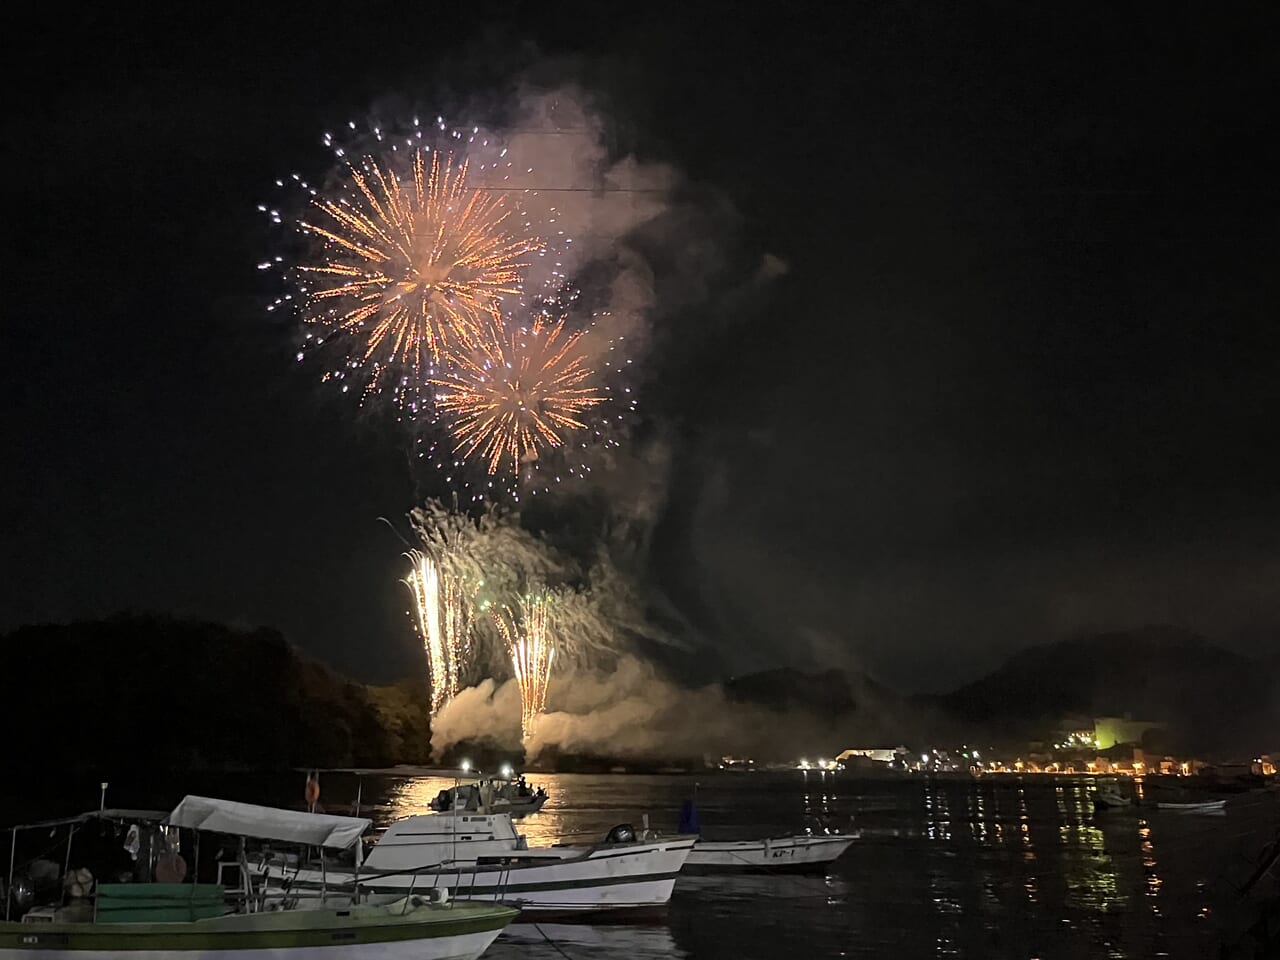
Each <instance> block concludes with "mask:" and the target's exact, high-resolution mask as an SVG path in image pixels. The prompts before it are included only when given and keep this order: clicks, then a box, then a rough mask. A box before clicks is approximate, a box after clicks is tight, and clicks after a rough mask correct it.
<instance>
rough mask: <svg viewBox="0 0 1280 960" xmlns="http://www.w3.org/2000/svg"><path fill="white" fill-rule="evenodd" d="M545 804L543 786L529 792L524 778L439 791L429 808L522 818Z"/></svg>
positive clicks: (476, 783)
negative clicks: (479, 811) (487, 812)
mask: <svg viewBox="0 0 1280 960" xmlns="http://www.w3.org/2000/svg"><path fill="white" fill-rule="evenodd" d="M546 802H547V791H546V790H545V789H544V788H542V787H535V788H532V789H531V788H530V787H529V786H528V784H526V783H525V782H524V778H523V777H521V778H520V779H519V780H511V779H509V778H503V777H491V778H489V779H487V780H477V781H475V782H474V783H462V784H458V785H457V786H454V787H451V788H449V789H448V790H441V791H440V794H439V796H437V797H436V798H435V799H434V800H432V801H431V803H429V804H428V806H429V807H431V809H432V810H435V811H436V812H437V813H448V812H450V811H455V810H470V811H473V812H475V811H478V810H481V809H484V810H488V811H489V812H490V813H509V814H511V816H513V817H524V816H528V815H529V814H531V813H537V812H538V811H539V810H541V809H542V805H543V804H544V803H546Z"/></svg>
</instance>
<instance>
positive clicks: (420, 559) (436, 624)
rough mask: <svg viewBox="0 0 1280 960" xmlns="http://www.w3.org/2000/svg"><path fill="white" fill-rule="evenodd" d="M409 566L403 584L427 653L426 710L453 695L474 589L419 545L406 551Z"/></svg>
mask: <svg viewBox="0 0 1280 960" xmlns="http://www.w3.org/2000/svg"><path fill="white" fill-rule="evenodd" d="M405 556H407V557H408V558H409V561H410V563H411V564H412V567H411V569H410V571H409V576H408V577H406V578H405V580H404V581H403V582H404V585H405V586H406V587H408V588H409V592H410V594H412V595H413V601H414V608H415V610H414V613H415V615H416V622H415V625H416V627H417V630H418V635H419V636H420V637H421V638H422V646H423V649H424V651H425V652H426V655H427V679H428V681H429V682H430V685H431V715H432V716H433V717H434V716H435V715H436V714H437V713H439V712H440V710H441V708H442V707H443V706H444V705H445V704H446V703H448V702H449V701H450V700H452V699H453V698H454V697H455V696H457V694H458V690H459V689H460V688H461V686H462V671H463V668H464V667H465V666H466V657H467V654H468V652H469V651H470V648H471V628H472V625H473V622H474V618H475V598H476V589H475V587H473V586H469V584H468V583H467V581H466V579H465V578H464V577H462V576H460V575H458V574H457V573H454V572H453V571H450V570H449V569H448V568H447V567H442V565H441V564H437V563H436V561H435V560H433V559H432V558H431V557H429V556H428V555H427V554H425V553H423V552H422V551H420V550H411V551H409V552H408V553H407V554H405Z"/></svg>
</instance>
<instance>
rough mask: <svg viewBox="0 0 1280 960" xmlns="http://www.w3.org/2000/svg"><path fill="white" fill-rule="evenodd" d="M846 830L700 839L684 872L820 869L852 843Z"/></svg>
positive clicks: (686, 862) (694, 846)
mask: <svg viewBox="0 0 1280 960" xmlns="http://www.w3.org/2000/svg"><path fill="white" fill-rule="evenodd" d="M853 841H854V837H851V836H849V835H848V834H840V833H837V834H829V835H825V836H822V835H819V836H809V835H807V834H801V835H798V836H792V837H777V838H766V839H764V840H739V841H730V842H724V843H718V842H715V841H708V840H699V841H698V842H697V843H695V844H694V845H693V851H692V852H691V853H690V854H689V859H688V860H686V861H685V865H684V871H685V873H721V872H730V871H741V872H753V871H767V872H773V871H789V872H800V871H807V870H819V869H822V868H823V867H825V866H827V864H830V863H832V862H834V861H835V860H837V859H839V858H840V857H841V856H842V855H843V854H844V852H845V851H846V850H848V849H849V847H850V845H851V844H852V843H853Z"/></svg>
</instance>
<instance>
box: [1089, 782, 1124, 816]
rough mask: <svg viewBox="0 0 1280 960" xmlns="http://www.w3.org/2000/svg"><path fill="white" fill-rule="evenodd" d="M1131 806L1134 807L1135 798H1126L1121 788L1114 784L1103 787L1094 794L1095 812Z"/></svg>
mask: <svg viewBox="0 0 1280 960" xmlns="http://www.w3.org/2000/svg"><path fill="white" fill-rule="evenodd" d="M1131 806H1133V798H1132V797H1126V796H1125V795H1124V794H1122V793H1121V792H1120V788H1119V787H1117V786H1115V785H1114V784H1106V785H1105V786H1101V787H1099V788H1098V789H1097V790H1095V791H1094V793H1093V807H1094V809H1095V810H1116V809H1119V808H1121V807H1131Z"/></svg>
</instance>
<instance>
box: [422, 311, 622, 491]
mask: <svg viewBox="0 0 1280 960" xmlns="http://www.w3.org/2000/svg"><path fill="white" fill-rule="evenodd" d="M582 336H583V335H582V333H572V334H566V333H565V322H564V320H558V321H555V322H549V321H547V320H545V319H544V318H543V317H541V316H538V317H535V318H534V321H533V323H532V325H531V326H528V327H519V326H516V325H515V324H510V325H508V326H504V325H503V323H502V319H501V317H499V316H498V315H497V314H496V313H495V314H494V315H493V316H492V317H491V318H490V320H489V321H488V322H487V323H485V324H484V325H483V327H482V328H481V332H480V333H479V335H478V336H477V338H476V340H475V342H474V344H473V346H472V348H471V349H470V350H465V351H462V352H460V353H459V355H458V356H457V357H456V358H455V359H456V363H455V369H454V370H453V371H452V372H450V373H449V374H448V375H447V376H444V377H440V378H436V379H433V380H432V381H431V382H432V383H433V384H435V385H436V386H437V387H439V388H441V389H439V390H438V391H437V394H436V408H437V409H438V410H439V411H440V413H441V415H442V416H443V417H444V418H445V420H446V421H447V422H448V423H449V426H450V431H451V433H452V435H453V440H454V447H453V449H454V452H455V453H457V454H460V455H461V456H462V457H463V458H464V459H470V458H471V456H472V455H473V454H479V456H480V457H481V458H483V459H484V460H486V461H487V466H488V471H489V473H490V474H494V473H497V472H498V471H499V469H500V468H501V467H502V466H503V461H504V460H509V461H510V466H511V471H512V472H513V473H518V472H519V469H520V464H521V463H524V462H528V461H533V460H536V459H537V458H538V453H539V450H542V449H548V448H552V447H558V446H560V445H561V444H562V443H563V442H564V434H565V432H567V431H569V430H572V429H583V428H584V427H585V426H586V424H585V423H584V422H583V421H582V419H581V418H582V415H583V414H584V413H585V412H586V411H587V410H588V409H590V408H591V407H593V406H595V405H596V404H598V403H601V402H603V401H604V399H605V397H604V395H603V393H602V392H600V391H598V390H597V389H596V388H595V387H594V386H593V385H592V384H591V383H590V381H591V379H592V370H591V368H590V367H588V366H587V354H586V351H585V350H584V349H583V347H582V344H581V340H582Z"/></svg>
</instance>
